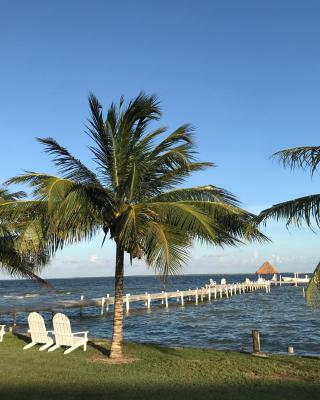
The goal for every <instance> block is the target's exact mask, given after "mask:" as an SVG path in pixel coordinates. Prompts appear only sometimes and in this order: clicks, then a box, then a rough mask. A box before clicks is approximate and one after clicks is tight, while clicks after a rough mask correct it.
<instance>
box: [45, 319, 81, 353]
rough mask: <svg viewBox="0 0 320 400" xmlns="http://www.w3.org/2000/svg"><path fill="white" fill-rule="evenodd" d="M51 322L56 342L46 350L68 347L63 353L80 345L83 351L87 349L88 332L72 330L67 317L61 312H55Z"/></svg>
mask: <svg viewBox="0 0 320 400" xmlns="http://www.w3.org/2000/svg"><path fill="white" fill-rule="evenodd" d="M52 322H53V334H54V337H55V342H56V344H55V345H54V346H53V347H50V349H49V350H48V351H53V350H56V349H57V348H59V347H60V346H67V347H69V349H67V350H66V351H65V352H64V353H63V354H68V353H71V351H73V350H75V349H77V348H78V347H80V346H83V350H84V351H86V350H87V342H88V332H72V330H71V325H70V321H69V318H68V317H67V316H66V315H64V314H61V313H58V314H56V315H55V316H54V317H53V319H52ZM77 335H81V336H80V337H79V336H77Z"/></svg>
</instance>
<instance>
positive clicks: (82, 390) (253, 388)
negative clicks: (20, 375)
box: [1, 376, 319, 400]
mask: <svg viewBox="0 0 320 400" xmlns="http://www.w3.org/2000/svg"><path fill="white" fill-rule="evenodd" d="M123 379H124V382H123V385H119V384H117V385H115V384H112V383H108V377H107V376H106V380H105V383H104V384H101V383H99V384H97V385H94V386H87V385H85V384H82V385H65V386H62V385H61V384H60V385H58V386H57V385H45V386H41V385H40V386H39V384H37V383H35V384H34V386H33V385H28V386H24V387H22V386H20V387H17V388H13V387H1V398H7V399H10V400H25V399H26V400H27V399H28V400H40V399H41V400H43V399H46V400H88V399H90V400H104V399H111V400H123V399H126V400H143V399H152V400H181V399H184V400H198V399H200V400H202V399H215V400H235V399H236V400H245V399H246V400H247V399H250V400H255V399H259V400H274V399H277V400H287V399H288V400H289V399H290V400H291V399H292V398H294V399H295V400H300V399H301V400H302V399H303V400H308V399H310V400H311V399H317V398H318V396H319V385H318V384H315V383H314V384H308V385H306V384H299V383H296V382H292V383H288V382H286V383H282V382H281V381H277V382H267V383H266V382H264V383H259V382H257V383H256V384H252V383H248V384H245V383H244V384H243V385H233V384H232V383H230V384H227V383H226V384H224V385H214V384H213V385H196V386H195V385H189V384H179V385H177V384H175V385H163V384H157V385H151V384H148V383H147V382H146V383H145V384H144V385H141V383H140V384H137V383H136V384H133V383H132V384H131V385H129V384H127V383H126V378H125V376H124V377H123Z"/></svg>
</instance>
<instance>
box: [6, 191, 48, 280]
mask: <svg viewBox="0 0 320 400" xmlns="http://www.w3.org/2000/svg"><path fill="white" fill-rule="evenodd" d="M24 196H25V194H24V193H23V192H16V193H10V192H9V191H8V190H7V189H4V188H1V187H0V207H1V206H3V205H5V204H8V203H9V202H16V201H17V200H19V199H21V198H23V197H24ZM25 228H26V227H25V224H23V223H22V221H21V223H20V224H19V225H13V224H12V223H10V222H9V221H3V220H0V268H2V269H3V270H4V271H5V272H7V273H9V274H10V275H12V276H16V277H22V278H30V279H32V280H34V281H36V282H38V283H42V284H44V285H46V286H47V287H52V286H51V285H50V284H49V283H48V282H47V281H45V280H44V279H42V278H41V277H40V276H39V275H37V274H36V273H38V272H39V271H40V270H41V269H42V268H43V267H44V266H45V265H46V263H47V262H48V257H47V253H45V252H39V253H37V254H31V252H30V251H27V236H26V234H25V233H26V229H25Z"/></svg>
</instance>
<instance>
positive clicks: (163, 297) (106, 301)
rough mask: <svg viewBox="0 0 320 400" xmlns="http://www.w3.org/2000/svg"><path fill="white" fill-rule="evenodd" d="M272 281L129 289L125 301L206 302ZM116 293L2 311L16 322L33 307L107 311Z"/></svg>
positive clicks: (0, 311) (127, 305) (0, 312)
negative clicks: (172, 289) (133, 291)
mask: <svg viewBox="0 0 320 400" xmlns="http://www.w3.org/2000/svg"><path fill="white" fill-rule="evenodd" d="M270 286H271V284H270V281H264V282H260V281H255V282H252V281H250V282H249V281H246V282H243V283H232V284H227V283H226V284H217V285H206V286H205V287H202V288H196V289H194V290H191V289H188V290H177V291H175V292H165V291H162V292H161V293H148V292H146V293H144V294H132V295H131V294H130V293H127V294H126V295H125V296H123V303H124V307H125V310H126V312H127V313H128V312H129V310H130V305H131V304H132V303H142V304H143V306H144V307H146V308H147V309H150V308H151V304H157V305H160V306H163V307H166V308H168V307H169V303H170V300H171V303H172V300H173V299H174V300H175V301H176V303H179V305H181V306H184V304H185V302H190V303H191V302H193V303H195V304H198V303H199V302H204V301H205V300H207V301H211V300H213V299H214V300H216V299H222V298H228V297H232V296H236V295H239V294H243V293H249V292H254V291H256V290H262V289H264V290H265V291H266V292H267V293H268V292H270ZM114 300H115V299H114V297H112V296H110V295H109V294H107V295H106V296H105V297H99V298H93V299H85V298H84V296H81V298H80V300H65V301H58V302H55V303H48V304H39V305H37V306H34V305H26V306H21V307H18V306H15V305H3V306H0V315H12V316H13V325H14V326H15V323H16V315H17V313H29V312H32V311H40V312H41V311H42V312H51V313H54V312H57V311H59V310H63V309H74V308H79V309H80V315H81V313H82V310H83V308H85V307H98V308H100V314H101V315H104V314H105V312H108V311H109V308H110V306H112V305H113V304H114Z"/></svg>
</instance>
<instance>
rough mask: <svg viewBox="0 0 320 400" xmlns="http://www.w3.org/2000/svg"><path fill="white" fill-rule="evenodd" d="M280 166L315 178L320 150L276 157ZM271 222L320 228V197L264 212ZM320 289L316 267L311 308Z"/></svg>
mask: <svg viewBox="0 0 320 400" xmlns="http://www.w3.org/2000/svg"><path fill="white" fill-rule="evenodd" d="M273 157H275V158H277V159H278V160H279V161H280V163H282V165H283V166H284V167H285V168H286V167H289V168H290V169H291V170H293V169H296V168H300V169H302V170H310V173H311V175H312V176H313V175H314V173H315V172H316V171H317V168H318V165H319V163H320V146H308V147H294V148H291V149H286V150H282V151H279V152H277V153H275V154H273ZM269 218H273V219H276V220H280V219H284V220H286V225H287V226H288V227H289V226H291V225H292V226H296V227H299V228H300V227H302V226H303V224H306V225H307V226H308V227H309V228H311V229H312V230H313V226H314V224H315V225H316V227H317V228H319V227H320V194H312V195H309V196H304V197H299V198H297V199H293V200H289V201H286V202H283V203H279V204H275V205H273V206H272V207H270V208H268V209H266V210H263V211H262V212H261V213H260V215H259V217H258V219H259V222H261V221H265V220H267V219H269ZM319 289H320V263H319V264H318V266H317V267H316V269H315V271H314V273H313V275H312V277H311V279H310V282H309V284H308V287H307V290H306V299H307V301H308V302H309V303H310V304H314V305H316V304H318V303H319V302H320V297H319Z"/></svg>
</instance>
